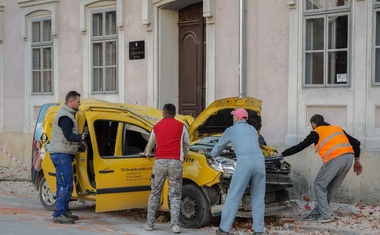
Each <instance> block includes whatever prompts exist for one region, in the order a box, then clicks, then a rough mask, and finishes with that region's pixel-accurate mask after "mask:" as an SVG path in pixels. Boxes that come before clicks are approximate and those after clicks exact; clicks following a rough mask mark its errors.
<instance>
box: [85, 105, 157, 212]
mask: <svg viewBox="0 0 380 235" xmlns="http://www.w3.org/2000/svg"><path fill="white" fill-rule="evenodd" d="M87 119H88V123H90V124H89V130H90V135H91V138H92V139H93V143H94V144H93V146H95V147H94V149H93V151H94V153H93V157H94V172H95V184H96V209H95V210H96V212H103V211H113V210H123V209H131V208H146V207H147V204H148V198H149V194H150V190H151V188H150V177H151V174H152V169H153V164H154V158H151V159H150V160H148V159H147V158H146V157H143V156H140V154H139V152H143V151H144V148H145V146H146V143H147V140H148V139H149V135H150V128H151V127H149V126H146V124H144V123H142V122H140V121H138V120H137V119H134V118H131V117H130V116H128V115H125V114H123V113H112V112H111V113H109V112H108V113H104V114H103V113H99V112H96V113H90V114H88V115H87Z"/></svg>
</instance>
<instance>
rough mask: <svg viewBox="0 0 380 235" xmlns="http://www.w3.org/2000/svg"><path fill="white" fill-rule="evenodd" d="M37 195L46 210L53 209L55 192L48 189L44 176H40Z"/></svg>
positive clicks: (55, 200)
mask: <svg viewBox="0 0 380 235" xmlns="http://www.w3.org/2000/svg"><path fill="white" fill-rule="evenodd" d="M39 196H40V202H41V204H42V206H43V207H44V208H45V209H46V210H49V211H54V210H55V203H56V202H57V197H56V195H55V193H53V192H52V191H51V190H50V188H49V185H48V184H47V182H46V179H45V177H42V179H41V182H40V187H39Z"/></svg>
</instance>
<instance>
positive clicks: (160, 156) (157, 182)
mask: <svg viewBox="0 0 380 235" xmlns="http://www.w3.org/2000/svg"><path fill="white" fill-rule="evenodd" d="M162 115H163V116H164V118H163V119H162V120H161V121H159V122H158V123H157V124H156V125H155V126H154V127H153V130H152V132H151V134H150V138H149V141H148V144H147V146H146V148H145V151H144V153H142V155H144V156H146V157H147V158H149V156H150V152H151V151H152V149H153V147H154V145H156V152H155V158H156V160H155V162H154V168H153V173H152V178H151V182H152V186H151V188H152V191H151V194H150V196H149V204H148V215H147V222H146V224H145V230H147V231H152V230H153V227H154V222H155V218H156V212H157V209H158V207H159V205H160V197H161V193H162V188H163V186H164V183H165V180H166V177H168V182H169V200H170V220H171V221H170V227H171V231H172V233H180V232H181V231H180V228H179V213H180V208H181V193H182V171H183V165H182V163H183V160H184V159H185V158H186V157H187V154H188V152H189V148H190V140H189V134H188V132H187V129H186V127H185V126H184V125H183V123H181V122H179V121H177V120H176V119H174V116H175V115H176V108H175V106H174V105H173V104H165V105H164V108H163V112H162Z"/></svg>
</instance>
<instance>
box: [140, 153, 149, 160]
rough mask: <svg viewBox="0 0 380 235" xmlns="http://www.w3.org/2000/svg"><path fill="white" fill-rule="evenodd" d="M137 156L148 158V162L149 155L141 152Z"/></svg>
mask: <svg viewBox="0 0 380 235" xmlns="http://www.w3.org/2000/svg"><path fill="white" fill-rule="evenodd" d="M139 155H140V156H141V157H146V158H148V160H150V154H147V155H145V153H144V152H142V153H139Z"/></svg>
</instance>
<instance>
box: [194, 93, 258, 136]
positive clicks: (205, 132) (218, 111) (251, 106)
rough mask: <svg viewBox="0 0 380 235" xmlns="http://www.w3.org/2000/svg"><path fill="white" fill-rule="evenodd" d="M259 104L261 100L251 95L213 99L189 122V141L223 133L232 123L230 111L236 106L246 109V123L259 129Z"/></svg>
mask: <svg viewBox="0 0 380 235" xmlns="http://www.w3.org/2000/svg"><path fill="white" fill-rule="evenodd" d="M261 104H262V101H261V100H259V99H255V98H252V97H244V98H238V97H230V98H225V99H220V100H216V101H214V102H213V103H212V104H210V105H209V106H208V107H207V108H206V109H205V110H203V112H202V113H201V114H199V115H198V116H197V117H196V119H195V120H194V121H193V122H192V123H191V126H190V128H189V135H190V141H191V142H193V141H196V140H198V139H200V138H204V137H206V136H212V135H217V134H221V133H223V132H224V131H225V130H226V129H227V128H228V127H230V126H232V125H233V121H232V115H231V111H233V110H235V109H237V108H244V109H246V110H247V112H248V116H249V117H248V123H249V124H250V125H252V126H254V127H255V128H256V130H257V131H260V128H261Z"/></svg>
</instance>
